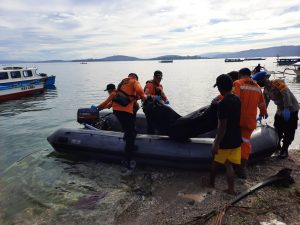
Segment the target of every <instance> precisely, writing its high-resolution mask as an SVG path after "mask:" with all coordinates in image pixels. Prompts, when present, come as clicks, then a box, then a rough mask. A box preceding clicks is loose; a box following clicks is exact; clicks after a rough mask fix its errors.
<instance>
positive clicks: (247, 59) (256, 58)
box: [244, 57, 266, 61]
mask: <svg viewBox="0 0 300 225" xmlns="http://www.w3.org/2000/svg"><path fill="white" fill-rule="evenodd" d="M244 60H245V61H253V60H266V58H261V57H253V58H250V57H249V58H245V59H244Z"/></svg>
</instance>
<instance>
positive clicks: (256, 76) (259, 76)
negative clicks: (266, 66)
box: [252, 71, 269, 81]
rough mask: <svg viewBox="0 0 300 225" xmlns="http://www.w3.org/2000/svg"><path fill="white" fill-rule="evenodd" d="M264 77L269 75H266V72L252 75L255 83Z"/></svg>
mask: <svg viewBox="0 0 300 225" xmlns="http://www.w3.org/2000/svg"><path fill="white" fill-rule="evenodd" d="M265 77H269V74H267V72H266V71H261V72H258V73H256V74H254V75H252V79H253V80H255V81H259V80H261V79H263V78H265Z"/></svg>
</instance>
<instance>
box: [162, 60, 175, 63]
mask: <svg viewBox="0 0 300 225" xmlns="http://www.w3.org/2000/svg"><path fill="white" fill-rule="evenodd" d="M159 62H160V63H173V60H160V61H159Z"/></svg>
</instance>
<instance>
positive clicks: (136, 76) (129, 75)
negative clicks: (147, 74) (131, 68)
mask: <svg viewBox="0 0 300 225" xmlns="http://www.w3.org/2000/svg"><path fill="white" fill-rule="evenodd" d="M132 76H134V77H135V78H136V79H137V80H139V77H138V75H137V74H136V73H130V74H128V77H132Z"/></svg>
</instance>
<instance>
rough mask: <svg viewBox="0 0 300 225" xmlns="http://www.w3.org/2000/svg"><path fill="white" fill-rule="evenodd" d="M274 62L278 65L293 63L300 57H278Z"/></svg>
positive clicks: (299, 59)
mask: <svg viewBox="0 0 300 225" xmlns="http://www.w3.org/2000/svg"><path fill="white" fill-rule="evenodd" d="M276 62H277V65H278V66H282V65H293V64H295V63H297V62H300V57H285V58H281V57H278V58H277V60H276Z"/></svg>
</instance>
